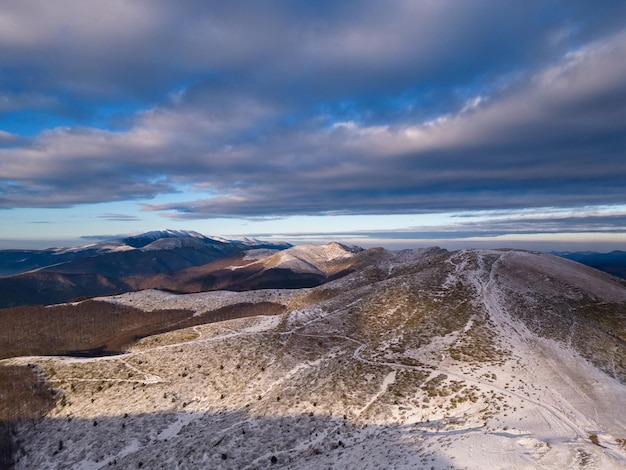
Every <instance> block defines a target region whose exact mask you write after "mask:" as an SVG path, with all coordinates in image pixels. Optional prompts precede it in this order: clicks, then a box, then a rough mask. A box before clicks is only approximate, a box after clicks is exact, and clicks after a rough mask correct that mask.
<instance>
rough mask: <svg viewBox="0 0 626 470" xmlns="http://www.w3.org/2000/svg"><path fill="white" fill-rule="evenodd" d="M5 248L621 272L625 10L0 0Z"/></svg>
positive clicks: (613, 0) (624, 242) (0, 181)
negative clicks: (321, 250) (597, 254)
mask: <svg viewBox="0 0 626 470" xmlns="http://www.w3.org/2000/svg"><path fill="white" fill-rule="evenodd" d="M0 221H1V222H0V249H3V248H17V247H20V248H23V247H33V248H36V247H44V246H54V245H64V246H68V245H75V244H84V243H86V242H87V241H88V240H95V239H99V238H112V237H116V236H119V235H126V234H129V233H138V232H144V231H149V230H156V229H162V228H172V229H183V230H196V231H199V232H201V233H204V234H207V235H215V236H224V237H227V238H234V237H238V236H256V237H259V238H265V239H270V240H287V241H291V242H293V243H305V242H311V241H313V242H319V243H322V242H325V241H330V240H336V241H342V242H347V243H355V244H359V245H361V246H366V247H367V246H379V245H382V246H386V247H389V248H405V247H419V246H433V245H438V246H442V247H446V248H453V249H456V248H461V247H469V246H475V247H494V248H495V247H512V248H528V249H537V250H543V251H548V250H561V251H566V250H570V251H579V250H595V251H610V250H612V249H626V2H624V1H623V0H603V1H602V2H601V3H598V2H590V1H587V0H585V1H579V0H541V1H539V0H528V1H524V2H504V1H501V0H468V1H451V0H437V1H434V0H415V1H406V0H404V1H403V0H386V1H381V0H350V1H348V0H344V1H326V0H319V1H314V2H312V1H310V0H306V1H305V0H302V1H300V0H290V1H287V0H282V1H280V0H268V1H263V2H259V1H256V0H250V1H237V0H233V1H229V2H223V1H207V0H179V1H177V2H171V1H169V0H133V1H122V0H108V1H106V2H96V1H85V0H56V1H54V2H50V1H48V0H19V1H17V0H15V1H13V0H7V1H3V2H1V3H0Z"/></svg>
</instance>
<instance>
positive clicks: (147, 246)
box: [0, 229, 291, 276]
mask: <svg viewBox="0 0 626 470" xmlns="http://www.w3.org/2000/svg"><path fill="white" fill-rule="evenodd" d="M290 246H291V245H290V244H289V243H280V242H265V241H262V240H256V239H246V240H243V241H242V240H227V239H225V238H221V237H210V236H206V235H203V234H201V233H198V232H195V231H189V230H171V229H168V230H155V231H151V232H145V233H140V234H136V235H131V236H126V237H120V238H114V239H110V240H104V241H100V242H97V243H91V244H88V245H82V246H76V247H69V248H49V249H45V250H0V275H1V276H9V275H15V274H20V273H24V272H27V271H32V270H41V269H48V270H50V271H55V272H62V270H65V272H67V271H72V272H76V271H80V270H83V271H80V272H85V271H84V270H85V269H87V268H86V267H85V264H88V262H85V261H83V264H82V265H79V266H80V267H78V268H75V267H74V264H75V263H76V262H78V261H80V260H84V259H85V258H91V259H104V263H102V264H111V263H110V261H109V258H110V257H114V258H115V259H123V256H124V254H126V256H128V257H132V256H134V257H137V256H140V254H141V253H143V252H152V253H149V254H147V255H146V256H145V257H154V256H155V254H154V253H153V252H155V251H170V253H168V254H167V256H170V257H172V256H173V255H172V253H173V254H174V255H175V254H176V253H177V252H178V251H181V250H183V251H184V254H182V255H181V256H180V258H186V260H187V262H186V265H184V266H182V265H180V263H179V265H180V266H179V265H177V266H175V267H173V269H171V271H173V270H178V269H183V268H184V267H189V266H197V265H198V262H197V261H196V260H194V259H193V256H191V255H190V253H191V254H195V255H197V256H198V257H200V258H201V263H200V264H204V263H207V262H209V261H207V259H210V260H213V259H216V258H217V257H220V255H223V256H229V255H232V254H234V253H238V252H241V251H245V250H249V249H252V248H272V249H279V250H282V249H285V248H289V247H290ZM128 252H133V254H132V255H129V254H128ZM198 253H200V254H198ZM206 253H208V258H207V254H206ZM190 258H191V259H190ZM182 264H185V263H182ZM91 269H92V271H88V272H93V270H94V269H96V268H91Z"/></svg>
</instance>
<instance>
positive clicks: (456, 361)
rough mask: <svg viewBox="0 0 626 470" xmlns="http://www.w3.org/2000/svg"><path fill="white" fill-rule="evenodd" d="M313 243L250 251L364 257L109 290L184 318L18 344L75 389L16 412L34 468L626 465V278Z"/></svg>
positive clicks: (543, 262)
mask: <svg viewBox="0 0 626 470" xmlns="http://www.w3.org/2000/svg"><path fill="white" fill-rule="evenodd" d="M296 248H297V249H290V250H287V251H283V252H279V253H272V252H265V253H264V254H263V256H261V254H262V253H257V254H255V253H254V252H251V253H250V254H249V255H247V256H248V257H247V259H246V256H243V257H241V258H240V262H241V263H242V264H241V265H244V264H246V263H260V264H263V265H264V266H266V268H268V269H271V267H272V266H281V265H282V266H289V268H290V269H292V270H294V269H295V268H297V269H301V270H303V271H307V272H309V271H311V270H312V269H313V268H312V267H311V266H314V267H315V269H318V270H320V271H321V272H324V271H323V269H320V266H321V267H323V266H326V267H327V269H329V270H331V271H332V269H334V268H333V266H338V265H344V267H345V265H349V267H350V268H349V271H350V272H349V273H348V274H346V275H344V276H342V277H340V278H337V279H334V280H329V282H326V283H325V284H323V285H320V286H318V287H314V288H304V289H289V290H284V289H270V290H255V291H246V292H225V291H215V292H204V293H196V294H188V295H173V294H171V293H165V292H162V291H156V290H148V291H141V292H132V293H126V294H122V295H119V296H114V297H105V298H101V299H98V300H97V301H96V302H95V303H93V302H94V301H91V302H92V304H91V305H92V307H90V309H91V310H93V305H97V304H99V303H102V302H106V304H107V305H109V306H111V307H109V310H110V308H113V307H115V308H116V309H124V308H127V309H132V312H134V313H133V315H134V317H133V318H134V319H135V320H134V322H133V325H134V326H133V328H137V322H139V323H141V321H144V322H147V321H153V320H150V319H151V318H153V319H154V318H167V316H166V315H165V316H164V313H163V312H165V311H166V310H164V309H176V311H177V312H178V313H177V314H176V315H178V316H177V317H176V318H177V320H176V321H177V322H179V323H178V324H171V325H170V326H169V327H167V328H164V329H166V330H170V331H168V332H164V333H161V334H152V333H150V334H149V335H148V336H145V337H144V338H143V339H141V340H139V341H137V342H136V343H135V344H133V345H132V346H130V347H128V348H127V352H126V353H125V354H122V355H118V356H105V357H97V358H82V359H76V358H69V357H65V358H62V357H22V358H12V359H7V360H5V361H3V364H4V365H5V366H6V365H11V366H13V367H18V366H26V365H27V364H30V370H31V371H36V372H37V373H40V374H43V376H45V377H47V380H48V383H49V384H50V386H51V387H52V388H53V389H55V390H56V391H57V392H56V393H57V396H56V401H55V402H54V403H53V404H51V405H50V406H49V409H47V411H46V413H45V417H43V418H42V419H40V420H39V421H38V422H37V423H36V424H35V425H33V422H32V421H29V422H24V423H23V424H20V425H18V426H17V427H16V428H15V436H14V441H13V442H14V450H15V458H16V468H18V469H19V468H67V467H70V468H85V469H86V468H140V467H141V468H232V469H235V468H236V469H253V468H270V467H271V468H291V469H299V468H307V469H309V468H310V469H326V468H342V469H343V468H346V469H374V468H396V469H415V468H434V469H444V468H445V469H449V468H454V469H456V468H464V469H501V468H510V469H536V468H543V469H554V468H579V469H589V468H596V469H621V468H625V466H626V410H625V409H624V406H623V404H624V403H626V283H625V282H624V281H622V280H620V279H618V278H614V277H612V276H610V275H607V274H605V273H602V272H600V271H596V270H594V269H591V268H588V267H585V266H582V265H580V264H577V263H574V262H571V261H568V260H565V259H562V258H557V257H554V256H550V255H545V254H538V253H530V252H523V251H506V250H463V251H457V252H448V251H446V250H442V249H438V248H433V249H428V250H406V251H401V252H390V251H387V250H383V249H370V250H365V251H358V250H351V249H348V248H346V247H341V246H325V247H296ZM257 256H258V257H257ZM320 257H321V258H322V260H323V262H321V261H320V259H319V258H320ZM270 260H271V261H270ZM325 263H326V264H325ZM342 269H343V268H342ZM234 270H235V271H236V269H234ZM329 272H330V271H329ZM62 308H63V307H55V309H56V310H53V311H54V312H55V314H56V312H58V314H59V315H61V314H62V312H63V310H62ZM67 308H68V309H70V306H68V307H67ZM72 308H75V309H80V308H81V307H80V304H79V305H77V306H74V307H72ZM102 308H103V311H104V310H107V309H104V307H102ZM109 310H107V311H109ZM68 311H69V310H68ZM129 311H130V310H129ZM141 312H145V315H144V316H142V314H141ZM185 312H186V313H185ZM257 313H260V315H257ZM241 317H243V318H241ZM76 318H78V317H76ZM142 318H143V319H144V320H140V319H142ZM209 318H212V319H213V320H212V321H214V322H213V323H206V321H209V320H207V319H209ZM229 318H230V319H229ZM203 319H205V320H203ZM215 320H223V321H215ZM89 321H91V319H90V320H89ZM189 322H193V323H191V324H190V323H189ZM88 325H89V322H85V325H84V327H83V326H81V328H84V330H83V333H82V335H83V337H84V338H88V337H89V326H88ZM151 325H152V326H150V328H152V329H153V330H154V328H156V327H157V326H156V324H154V323H153V324H151ZM177 325H178V326H177ZM181 327H184V328H182V329H180V328H181ZM16 328H17V327H16ZM153 330H150V331H153ZM62 331H63V328H62V326H59V334H60V333H61V332H62ZM133 331H136V332H138V333H137V334H138V336H142V334H140V330H133ZM146 331H147V330H146ZM23 341H24V340H23ZM17 441H19V444H17Z"/></svg>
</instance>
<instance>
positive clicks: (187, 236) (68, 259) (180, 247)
mask: <svg viewBox="0 0 626 470" xmlns="http://www.w3.org/2000/svg"><path fill="white" fill-rule="evenodd" d="M290 246H291V245H290V244H288V243H268V242H264V241H260V240H254V241H253V240H247V241H246V242H242V241H238V240H226V239H223V238H219V237H208V236H205V235H202V234H200V233H198V232H191V231H182V230H160V231H154V232H147V233H143V234H139V235H134V236H130V237H124V238H119V239H115V240H107V241H102V242H98V243H94V244H91V245H85V246H81V247H73V248H62V249H50V250H38V251H27V252H25V251H19V252H16V251H12V250H8V251H0V273H2V274H5V275H7V274H12V276H6V277H2V278H0V308H5V307H12V306H19V305H28V304H50V303H59V302H66V301H69V300H71V299H74V298H77V297H89V296H94V295H106V294H117V293H121V292H126V291H129V290H133V285H136V284H137V283H138V281H137V279H138V278H140V277H143V276H151V275H155V274H162V273H175V272H178V271H182V270H185V269H188V268H191V267H195V266H202V265H206V264H208V263H212V262H214V261H216V260H219V259H223V258H227V257H232V256H235V255H237V254H241V253H244V252H246V251H248V250H251V249H273V250H282V249H286V248H289V247H290ZM18 273H20V274H18ZM128 278H133V283H131V284H129V283H128V282H127V279H128Z"/></svg>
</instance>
